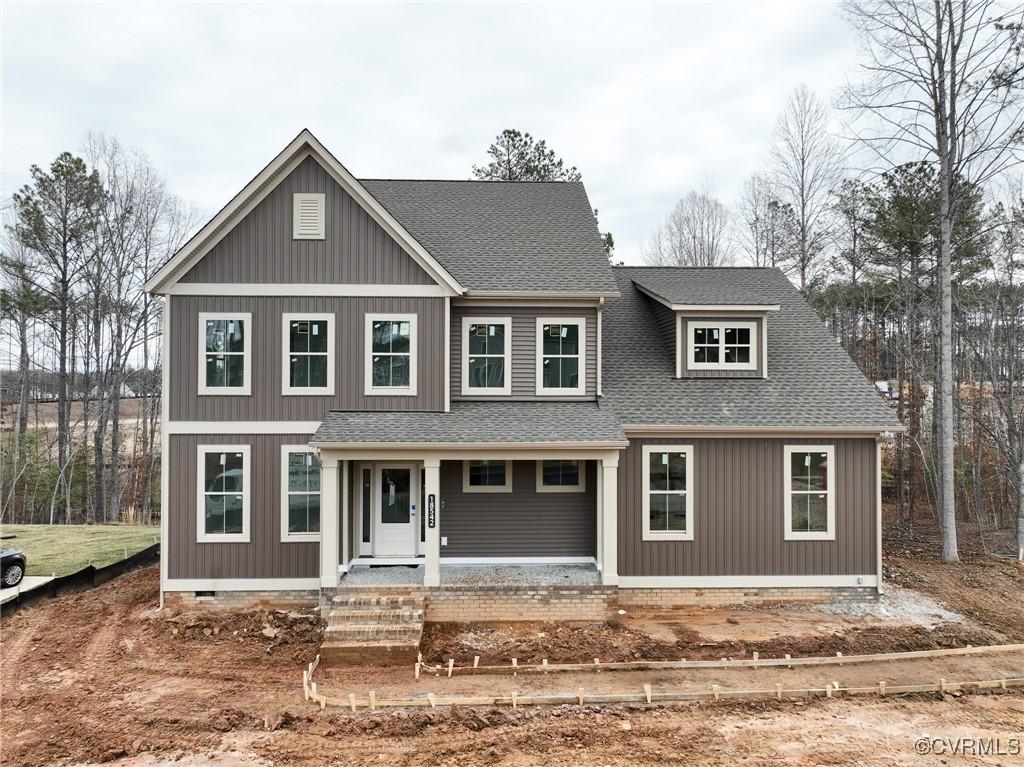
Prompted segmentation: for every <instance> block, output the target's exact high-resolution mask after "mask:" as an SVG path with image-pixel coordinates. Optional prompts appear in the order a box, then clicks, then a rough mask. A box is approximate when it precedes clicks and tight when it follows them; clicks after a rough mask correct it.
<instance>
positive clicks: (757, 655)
mask: <svg viewBox="0 0 1024 767" xmlns="http://www.w3.org/2000/svg"><path fill="white" fill-rule="evenodd" d="M760 657H761V656H760V655H759V654H758V652H757V650H754V660H757V659H758V658H760Z"/></svg>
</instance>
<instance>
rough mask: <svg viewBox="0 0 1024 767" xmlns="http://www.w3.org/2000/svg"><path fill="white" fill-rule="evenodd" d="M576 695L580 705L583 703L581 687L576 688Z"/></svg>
mask: <svg viewBox="0 0 1024 767" xmlns="http://www.w3.org/2000/svg"><path fill="white" fill-rule="evenodd" d="M576 697H577V698H578V699H579V701H580V705H581V706H582V705H583V688H582V687H580V688H579V689H577V690H576Z"/></svg>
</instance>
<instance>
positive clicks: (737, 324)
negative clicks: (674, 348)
mask: <svg viewBox="0 0 1024 767" xmlns="http://www.w3.org/2000/svg"><path fill="white" fill-rule="evenodd" d="M700 328H718V359H719V360H724V359H725V347H726V343H725V329H726V328H747V329H749V330H750V362H735V363H731V362H722V361H719V362H694V361H693V349H694V346H696V344H694V342H693V336H694V334H695V333H696V331H697V330H698V329H700ZM701 345H702V346H704V345H705V344H701ZM758 345H759V344H758V338H757V322H754V321H752V320H720V321H714V322H706V321H698V320H688V321H687V323H686V368H687V370H757V358H758Z"/></svg>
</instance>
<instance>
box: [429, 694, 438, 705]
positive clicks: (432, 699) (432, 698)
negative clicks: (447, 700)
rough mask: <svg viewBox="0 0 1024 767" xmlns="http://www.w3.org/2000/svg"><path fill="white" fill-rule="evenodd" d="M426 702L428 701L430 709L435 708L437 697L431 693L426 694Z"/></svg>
mask: <svg viewBox="0 0 1024 767" xmlns="http://www.w3.org/2000/svg"><path fill="white" fill-rule="evenodd" d="M427 700H429V701H430V707H431V708H437V697H436V696H435V695H434V693H432V692H428V693H427Z"/></svg>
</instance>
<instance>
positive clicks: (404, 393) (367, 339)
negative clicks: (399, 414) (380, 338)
mask: <svg viewBox="0 0 1024 767" xmlns="http://www.w3.org/2000/svg"><path fill="white" fill-rule="evenodd" d="M417 316H418V315H415V314H393V313H389V312H383V313H379V312H378V313H373V314H367V315H366V316H365V320H364V322H365V333H364V338H363V342H364V350H363V354H364V358H363V367H364V386H363V394H365V395H366V396H368V397H369V396H382V395H383V396H392V397H394V396H398V397H415V396H416V370H417V365H416V358H417V356H418V352H417V349H418V341H419V331H418V330H417V326H416V320H417ZM384 320H394V321H397V322H408V323H409V385H408V386H374V385H373V323H374V322H381V321H384Z"/></svg>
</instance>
